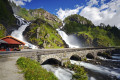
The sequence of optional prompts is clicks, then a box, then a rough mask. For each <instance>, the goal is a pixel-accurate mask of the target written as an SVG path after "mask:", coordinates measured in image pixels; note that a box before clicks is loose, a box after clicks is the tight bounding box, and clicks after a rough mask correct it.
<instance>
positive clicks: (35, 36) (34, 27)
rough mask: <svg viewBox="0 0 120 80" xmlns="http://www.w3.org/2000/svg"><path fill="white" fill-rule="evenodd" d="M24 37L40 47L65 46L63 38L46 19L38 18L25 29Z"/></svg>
mask: <svg viewBox="0 0 120 80" xmlns="http://www.w3.org/2000/svg"><path fill="white" fill-rule="evenodd" d="M24 37H25V38H26V39H27V41H29V42H30V43H33V44H35V45H38V46H39V47H40V48H64V43H63V41H62V38H61V37H60V35H59V34H58V33H57V31H56V30H55V29H54V28H53V27H52V26H51V25H50V24H49V23H48V22H46V21H45V20H43V19H37V20H35V21H34V22H33V23H32V24H31V25H30V26H28V27H27V28H26V30H25V31H24Z"/></svg>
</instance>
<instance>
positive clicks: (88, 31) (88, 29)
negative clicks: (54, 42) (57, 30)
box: [63, 14, 120, 47]
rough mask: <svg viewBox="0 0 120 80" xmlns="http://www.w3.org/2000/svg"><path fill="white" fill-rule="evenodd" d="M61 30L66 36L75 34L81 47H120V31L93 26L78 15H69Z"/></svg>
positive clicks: (109, 27) (115, 28) (110, 27)
mask: <svg viewBox="0 0 120 80" xmlns="http://www.w3.org/2000/svg"><path fill="white" fill-rule="evenodd" d="M64 23H66V24H65V26H64V27H63V30H64V31H65V32H66V33H68V34H76V36H77V37H78V38H79V39H80V40H81V42H82V46H83V47H88V46H94V47H107V46H119V45H120V30H119V29H118V28H117V27H115V26H114V27H112V26H109V25H108V26H94V25H93V23H92V22H91V21H89V20H87V19H86V18H84V17H82V16H80V15H77V14H75V15H71V16H68V17H67V18H66V19H65V20H64Z"/></svg>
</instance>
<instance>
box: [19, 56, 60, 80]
mask: <svg viewBox="0 0 120 80" xmlns="http://www.w3.org/2000/svg"><path fill="white" fill-rule="evenodd" d="M17 65H18V66H19V67H20V68H21V69H22V70H23V72H24V76H25V79H26V80H58V79H57V78H56V77H55V76H54V74H53V73H52V72H47V70H45V69H43V68H42V67H41V66H40V64H39V63H38V62H36V61H33V60H31V59H29V58H24V57H21V58H19V59H18V60H17Z"/></svg>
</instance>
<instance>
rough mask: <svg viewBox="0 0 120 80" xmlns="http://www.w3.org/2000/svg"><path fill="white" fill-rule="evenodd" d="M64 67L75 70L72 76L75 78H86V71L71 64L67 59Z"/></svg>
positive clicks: (86, 79) (84, 79) (81, 79)
mask: <svg viewBox="0 0 120 80" xmlns="http://www.w3.org/2000/svg"><path fill="white" fill-rule="evenodd" d="M64 67H66V68H69V69H71V70H74V71H75V74H73V76H72V78H73V79H75V80H88V77H87V73H86V72H85V70H84V68H83V67H81V66H78V65H75V64H71V63H70V62H69V61H68V62H65V63H64Z"/></svg>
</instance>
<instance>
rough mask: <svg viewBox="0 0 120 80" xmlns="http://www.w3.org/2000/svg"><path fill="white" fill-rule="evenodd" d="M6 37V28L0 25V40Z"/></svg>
mask: <svg viewBox="0 0 120 80" xmlns="http://www.w3.org/2000/svg"><path fill="white" fill-rule="evenodd" d="M5 36H6V28H5V27H4V26H3V25H2V24H0V38H3V37H5Z"/></svg>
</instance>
